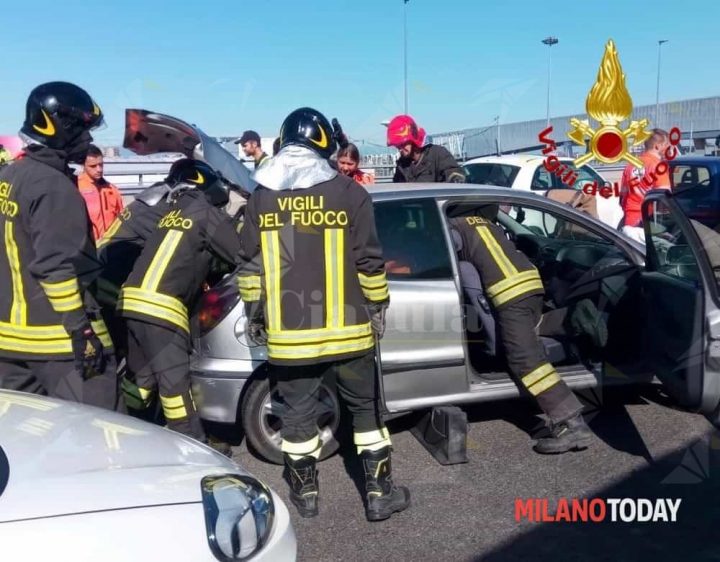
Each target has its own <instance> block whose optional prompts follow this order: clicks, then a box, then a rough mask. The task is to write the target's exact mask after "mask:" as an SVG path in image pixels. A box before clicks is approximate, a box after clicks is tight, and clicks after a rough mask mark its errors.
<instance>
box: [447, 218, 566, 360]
mask: <svg viewBox="0 0 720 562" xmlns="http://www.w3.org/2000/svg"><path fill="white" fill-rule="evenodd" d="M450 235H451V237H452V241H453V246H454V248H455V252H456V253H457V256H458V273H459V276H460V285H461V288H462V291H463V296H464V297H465V301H466V303H468V304H470V305H471V309H470V310H472V312H474V313H475V318H467V319H466V325H467V328H468V331H470V332H471V333H482V335H483V339H482V341H481V342H480V350H481V351H482V352H483V353H485V354H487V355H490V356H491V357H496V356H497V354H498V326H497V322H496V321H495V313H494V311H493V309H492V307H491V306H490V302H489V301H488V299H487V297H486V296H485V289H484V287H483V283H482V279H481V278H480V272H478V270H477V268H476V267H475V266H474V265H473V264H472V263H470V262H469V261H467V260H464V259H463V242H462V236H460V233H459V232H458V231H457V230H455V229H454V228H453V229H450ZM470 310H468V316H469V313H470ZM540 341H541V343H542V344H543V347H544V348H545V355H546V356H547V358H548V360H549V361H550V362H551V363H559V362H561V361H563V360H564V359H565V358H566V353H565V348H564V347H563V345H562V343H561V342H559V341H557V340H555V339H553V338H548V337H543V336H541V337H540Z"/></svg>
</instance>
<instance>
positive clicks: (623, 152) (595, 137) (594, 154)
mask: <svg viewBox="0 0 720 562" xmlns="http://www.w3.org/2000/svg"><path fill="white" fill-rule="evenodd" d="M585 109H586V110H587V113H588V115H589V116H590V117H592V118H593V119H595V121H598V122H599V123H600V124H601V125H602V126H601V127H600V128H599V129H598V130H597V131H596V130H594V129H593V128H592V127H591V126H590V123H589V121H588V120H587V119H585V120H580V119H575V118H572V119H570V125H571V126H572V130H571V131H570V132H569V133H568V137H569V138H570V140H572V141H573V142H574V143H576V144H579V145H581V146H585V142H586V138H588V137H589V139H590V150H589V151H588V152H587V153H586V154H583V155H582V156H579V157H578V158H576V159H575V161H574V162H573V163H574V164H575V166H578V167H579V166H582V165H584V164H586V163H587V162H589V161H590V160H593V159H595V160H598V161H600V162H603V163H605V164H612V163H615V162H618V161H620V160H625V161H627V162H630V163H631V164H633V165H634V166H637V167H638V168H642V162H641V161H640V160H639V159H638V158H636V157H635V156H633V155H632V154H630V152H629V151H628V148H629V147H631V146H635V145H638V144H641V143H642V142H644V141H645V140H646V139H647V138H649V137H650V135H651V133H650V132H648V131H646V130H645V127H647V125H648V120H647V119H641V120H640V121H631V122H630V124H629V126H628V128H627V129H624V130H623V129H620V128H619V127H618V125H619V124H620V123H621V122H622V121H625V120H626V119H628V118H629V117H630V116H631V115H632V98H631V97H630V93H629V92H628V90H627V87H626V86H625V74H624V73H623V71H622V66H621V65H620V57H619V56H618V52H617V49H616V48H615V43H614V41H613V40H612V39H610V40H609V41H608V42H607V44H606V45H605V53H604V54H603V58H602V61H601V62H600V69H599V70H598V75H597V80H596V81H595V84H593V87H592V89H591V90H590V93H589V94H588V96H587V99H586V100H585Z"/></svg>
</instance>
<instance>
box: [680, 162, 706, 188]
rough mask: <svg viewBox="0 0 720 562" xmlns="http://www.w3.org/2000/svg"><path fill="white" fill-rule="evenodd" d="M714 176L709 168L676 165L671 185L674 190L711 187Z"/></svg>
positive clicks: (693, 165)
mask: <svg viewBox="0 0 720 562" xmlns="http://www.w3.org/2000/svg"><path fill="white" fill-rule="evenodd" d="M711 177H712V174H711V172H710V168H708V167H707V166H698V165H695V164H676V165H675V166H673V167H672V176H671V183H672V186H673V189H688V188H691V187H708V188H709V187H710V184H711Z"/></svg>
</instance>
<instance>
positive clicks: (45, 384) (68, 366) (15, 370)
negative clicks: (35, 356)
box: [0, 357, 118, 410]
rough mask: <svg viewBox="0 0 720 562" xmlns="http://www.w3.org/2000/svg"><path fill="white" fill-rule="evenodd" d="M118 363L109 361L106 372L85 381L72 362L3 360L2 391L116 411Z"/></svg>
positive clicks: (0, 377)
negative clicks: (26, 393) (59, 399)
mask: <svg viewBox="0 0 720 562" xmlns="http://www.w3.org/2000/svg"><path fill="white" fill-rule="evenodd" d="M116 371H117V369H116V365H115V360H114V359H113V358H112V357H108V358H107V364H106V367H105V372H104V373H103V374H95V375H94V376H92V377H89V378H87V379H86V378H84V377H83V376H82V374H81V373H80V372H79V371H77V370H76V369H75V363H74V361H73V360H72V359H71V360H69V361H68V360H63V361H25V360H22V359H7V358H0V388H3V389H6V390H19V391H21V392H31V393H33V394H41V395H43V396H51V397H53V398H62V399H63V400H71V401H73V402H82V403H83V404H89V405H91V406H98V407H100V408H107V409H108V410H114V409H115V408H116V406H117V400H118V380H117V372H116Z"/></svg>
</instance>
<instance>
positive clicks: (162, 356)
mask: <svg viewBox="0 0 720 562" xmlns="http://www.w3.org/2000/svg"><path fill="white" fill-rule="evenodd" d="M126 322H127V329H128V348H127V369H128V372H129V374H130V377H131V378H133V379H134V381H135V384H137V386H138V389H139V392H140V396H141V397H142V399H143V400H145V401H146V402H147V403H148V404H149V402H150V398H151V396H152V393H153V391H154V390H155V389H158V392H159V394H160V403H161V405H162V410H163V414H164V415H165V421H167V425H168V427H169V428H170V429H172V430H174V431H177V432H179V433H184V434H185V435H188V436H190V437H193V438H195V439H197V440H199V441H203V442H204V441H205V432H204V430H203V427H202V423H201V421H200V416H198V414H197V411H196V410H195V403H194V402H193V399H192V395H191V393H190V341H189V337H188V335H187V334H186V333H184V332H181V331H179V330H177V331H176V330H171V329H170V328H165V327H162V326H157V325H155V324H150V323H148V322H142V321H140V320H132V319H128V320H127V321H126Z"/></svg>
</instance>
